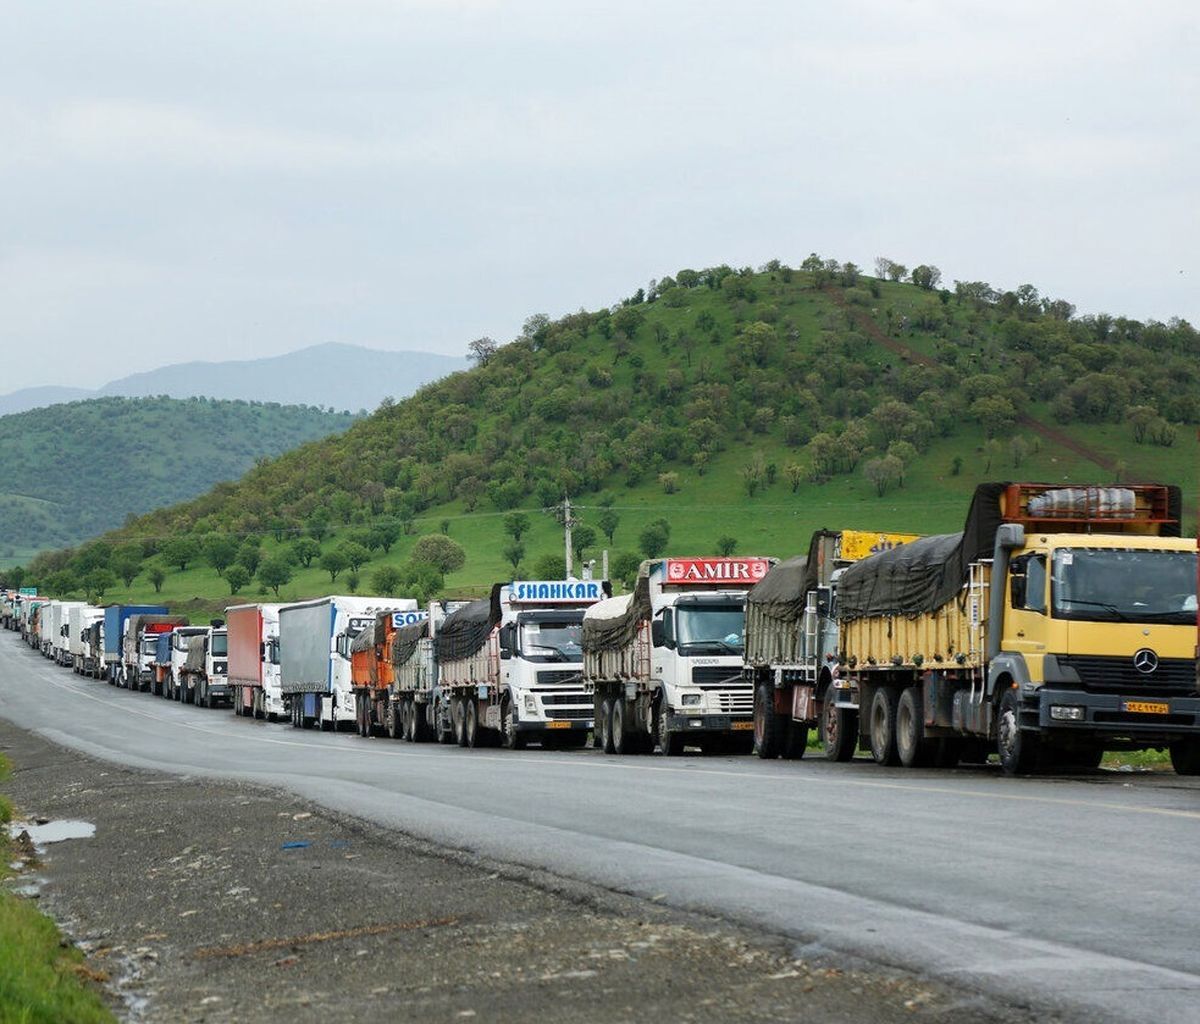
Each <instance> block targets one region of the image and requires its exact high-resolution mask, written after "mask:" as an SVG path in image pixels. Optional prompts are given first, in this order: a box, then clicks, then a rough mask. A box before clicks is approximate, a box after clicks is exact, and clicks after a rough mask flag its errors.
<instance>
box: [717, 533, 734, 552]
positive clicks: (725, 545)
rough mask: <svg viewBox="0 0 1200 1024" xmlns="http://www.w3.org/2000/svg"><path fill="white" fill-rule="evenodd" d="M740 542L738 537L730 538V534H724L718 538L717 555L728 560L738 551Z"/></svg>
mask: <svg viewBox="0 0 1200 1024" xmlns="http://www.w3.org/2000/svg"><path fill="white" fill-rule="evenodd" d="M737 546H738V542H737V538H736V537H730V536H729V534H723V535H722V536H720V537H718V538H717V554H719V555H720V556H721V557H722V558H728V557H729V556H730V555H732V554H733V553H734V552H735V551H736V550H737Z"/></svg>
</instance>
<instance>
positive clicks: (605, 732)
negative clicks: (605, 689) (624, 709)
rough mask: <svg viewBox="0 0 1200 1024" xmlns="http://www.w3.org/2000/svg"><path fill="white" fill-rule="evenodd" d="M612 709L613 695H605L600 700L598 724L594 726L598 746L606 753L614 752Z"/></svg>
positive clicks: (597, 713) (597, 714)
mask: <svg viewBox="0 0 1200 1024" xmlns="http://www.w3.org/2000/svg"><path fill="white" fill-rule="evenodd" d="M612 709H613V702H612V698H611V697H605V698H604V699H603V700H601V701H600V708H599V710H598V711H597V712H596V724H595V726H594V727H593V728H594V729H595V734H596V747H597V748H598V749H600V750H603V751H604V753H606V754H611V753H612V752H613V748H612Z"/></svg>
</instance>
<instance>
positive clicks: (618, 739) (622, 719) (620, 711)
mask: <svg viewBox="0 0 1200 1024" xmlns="http://www.w3.org/2000/svg"><path fill="white" fill-rule="evenodd" d="M628 717H629V710H628V708H627V707H626V705H625V701H623V700H620V699H617V700H614V701H613V702H612V713H611V715H610V717H609V725H608V742H609V746H611V747H612V752H613V753H614V754H632V753H633V747H634V739H633V736H632V734H631V732H630V729H629V722H628V721H627V719H628Z"/></svg>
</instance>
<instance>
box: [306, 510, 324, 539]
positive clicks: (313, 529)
mask: <svg viewBox="0 0 1200 1024" xmlns="http://www.w3.org/2000/svg"><path fill="white" fill-rule="evenodd" d="M305 526H306V529H307V530H308V534H309V536H310V537H312V538H313V540H315V541H316V542H317V543H318V544H320V543H321V541H323V540H324V539H325V536H326V535H327V534H328V533H329V512H328V511H326V509H325V508H324V507H321V508H317V509H315V510H314V511H313V513H312V515H310V516H309V517H308V522H307V524H305Z"/></svg>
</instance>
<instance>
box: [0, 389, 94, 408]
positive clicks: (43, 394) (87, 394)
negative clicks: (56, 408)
mask: <svg viewBox="0 0 1200 1024" xmlns="http://www.w3.org/2000/svg"><path fill="white" fill-rule="evenodd" d="M95 394H96V392H95V391H89V390H88V389H87V388H60V387H57V386H56V385H54V384H48V385H46V386H45V387H40V388H22V389H21V390H20V391H10V392H9V393H8V394H7V395H0V416H8V415H9V414H10V413H17V412H25V411H26V410H27V409H40V408H41V407H42V406H44V405H58V404H59V403H60V402H74V401H77V400H78V399H81V398H91V397H93V396H94V395H95Z"/></svg>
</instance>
